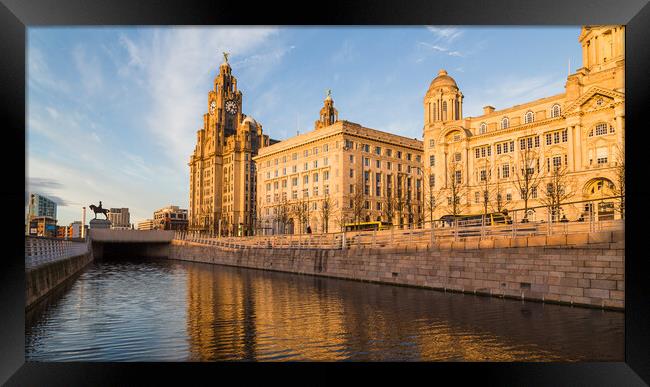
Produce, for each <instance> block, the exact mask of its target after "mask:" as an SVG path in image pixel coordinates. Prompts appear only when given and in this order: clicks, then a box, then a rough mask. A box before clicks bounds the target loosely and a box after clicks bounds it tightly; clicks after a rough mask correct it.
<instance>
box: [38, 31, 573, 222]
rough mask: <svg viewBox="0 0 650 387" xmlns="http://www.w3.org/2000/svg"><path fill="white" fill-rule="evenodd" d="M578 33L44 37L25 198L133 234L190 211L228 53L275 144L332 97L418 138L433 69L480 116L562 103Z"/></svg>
mask: <svg viewBox="0 0 650 387" xmlns="http://www.w3.org/2000/svg"><path fill="white" fill-rule="evenodd" d="M579 33H580V27H578V26H576V27H538V28H532V27H458V26H435V27H433V26H431V27H425V26H422V27H376V28H361V27H349V28H339V27H304V28H296V27H261V28H258V27H255V28H253V27H238V28H225V27H160V28H152V27H143V28H135V27H133V28H112V27H94V28H85V27H84V28H82V27H76V28H72V27H65V28H61V27H50V28H29V29H28V40H27V92H28V93H27V109H28V110H27V150H26V158H27V171H26V172H27V177H28V180H27V187H26V191H34V192H40V193H42V194H45V195H47V196H50V197H52V198H53V199H54V200H55V201H57V202H58V203H59V206H58V218H59V224H60V225H62V224H68V223H70V222H72V221H74V220H79V219H80V218H81V207H82V206H86V207H87V206H88V205H89V204H91V203H94V204H97V202H98V201H99V200H102V202H103V204H104V207H128V208H130V211H131V221H132V222H134V223H136V222H138V221H141V220H144V219H146V218H150V217H151V216H152V213H153V211H154V210H155V209H157V208H160V207H163V206H166V205H170V204H174V205H180V206H181V207H183V208H187V206H188V196H189V188H188V186H189V177H188V174H189V167H188V166H187V161H188V159H189V155H190V154H191V152H192V150H193V149H194V143H195V139H196V130H198V129H199V127H200V125H201V123H202V115H203V113H204V112H205V111H206V110H207V102H206V98H207V93H208V91H209V90H210V89H211V85H212V81H213V79H214V77H215V75H216V74H217V72H218V66H219V64H220V63H221V62H222V61H223V57H222V54H221V52H222V51H228V52H230V53H231V56H230V63H231V65H232V68H233V74H234V75H235V76H236V77H237V78H238V87H239V89H241V90H242V92H243V94H244V105H243V110H244V113H246V114H248V115H250V116H252V117H253V118H255V119H256V120H257V121H258V122H260V123H261V124H262V125H263V129H264V132H265V133H267V134H269V135H270V136H271V137H272V138H276V139H286V138H288V137H291V136H293V135H295V134H296V131H297V130H300V131H301V132H305V131H307V130H311V129H312V128H313V123H314V121H315V120H316V118H317V115H318V111H319V110H320V107H321V106H322V102H323V99H324V97H325V90H326V89H332V95H333V98H334V101H335V106H336V107H337V109H338V110H339V118H340V119H345V120H349V121H353V122H357V123H360V124H362V125H364V126H367V127H371V128H375V129H379V130H384V131H389V132H393V133H397V134H401V135H404V136H408V137H417V138H421V136H422V125H423V111H422V99H423V97H424V94H425V92H426V90H427V88H428V86H429V83H430V82H431V80H432V79H433V78H434V77H435V76H436V75H437V73H438V71H439V70H440V69H441V68H444V69H446V70H447V71H448V73H449V75H451V76H452V77H454V78H455V79H456V82H457V83H458V85H459V87H460V89H461V91H462V92H463V94H464V96H465V99H464V105H463V106H464V107H463V113H464V115H466V116H477V115H480V114H481V112H482V107H483V106H485V105H492V106H495V107H496V108H497V109H501V108H505V107H508V106H511V105H514V104H519V103H523V102H526V101H529V100H533V99H536V98H541V97H544V96H550V95H553V94H557V93H561V92H563V91H564V83H565V81H566V76H567V74H568V66H569V61H570V62H571V70H572V71H575V69H576V68H578V67H580V66H581V56H582V54H581V49H580V45H579V43H578V35H579Z"/></svg>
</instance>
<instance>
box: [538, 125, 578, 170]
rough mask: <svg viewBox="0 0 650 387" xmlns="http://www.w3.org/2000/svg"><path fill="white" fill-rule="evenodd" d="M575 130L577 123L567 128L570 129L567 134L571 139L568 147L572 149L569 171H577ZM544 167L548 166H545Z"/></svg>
mask: <svg viewBox="0 0 650 387" xmlns="http://www.w3.org/2000/svg"><path fill="white" fill-rule="evenodd" d="M575 130H576V127H575V125H569V127H568V128H567V131H568V133H567V135H568V139H569V141H570V143H569V146H568V147H567V148H568V149H570V150H571V156H570V157H569V172H575V171H576V160H575V159H576V146H575V143H576V140H575ZM544 168H546V166H544Z"/></svg>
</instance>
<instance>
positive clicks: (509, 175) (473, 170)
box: [423, 26, 625, 221]
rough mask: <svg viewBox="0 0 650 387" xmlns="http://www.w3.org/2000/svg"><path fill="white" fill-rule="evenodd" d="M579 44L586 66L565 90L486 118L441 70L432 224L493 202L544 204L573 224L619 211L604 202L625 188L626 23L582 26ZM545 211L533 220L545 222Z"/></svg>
mask: <svg viewBox="0 0 650 387" xmlns="http://www.w3.org/2000/svg"><path fill="white" fill-rule="evenodd" d="M578 40H579V42H580V44H581V45H582V53H583V55H582V61H583V66H582V67H581V68H579V69H578V70H576V72H575V73H573V74H570V75H569V76H568V78H567V81H566V85H565V91H564V92H563V93H561V94H557V95H553V96H549V97H546V98H541V99H538V100H535V101H531V102H528V103H525V104H521V105H516V106H512V107H506V108H503V109H499V110H495V108H494V107H492V106H485V107H484V112H483V115H481V116H478V117H464V116H463V94H462V93H461V92H460V89H459V87H458V85H457V83H456V81H455V80H454V79H453V78H452V77H450V76H449V75H448V74H447V72H446V71H445V70H440V72H439V73H438V76H437V77H436V78H435V79H433V81H432V82H431V84H430V86H429V89H428V90H427V93H426V95H425V97H424V129H423V137H424V174H425V175H426V180H427V184H426V193H425V196H426V197H425V201H426V202H427V203H433V204H434V205H433V206H431V207H432V208H433V211H431V213H430V214H427V216H426V219H427V221H429V220H430V219H431V218H433V219H439V218H440V216H443V215H447V214H454V213H456V214H481V213H484V211H485V210H486V207H488V208H487V211H489V212H497V211H501V210H503V209H506V210H513V209H522V208H524V207H526V208H533V207H538V206H546V207H545V208H551V209H553V210H552V211H553V214H552V216H553V217H554V216H555V213H557V216H559V215H562V216H567V217H568V219H569V220H575V219H576V218H579V217H580V216H586V215H596V216H600V217H603V218H611V217H615V216H616V217H619V216H621V213H623V211H622V202H620V200H616V199H606V198H607V197H611V196H615V195H620V194H621V192H624V191H622V189H621V186H623V187H624V180H623V181H620V180H621V179H620V176H621V172H622V168H624V164H623V161H624V156H623V155H624V152H622V150H623V149H624V138H625V137H624V130H625V105H624V102H625V90H624V80H625V77H624V69H625V56H624V54H625V51H624V27H623V26H596V27H583V28H582V31H581V33H580V36H579V38H578ZM603 198H605V199H604V200H602V202H600V203H599V204H598V205H597V206H594V205H593V204H592V203H587V202H583V203H575V204H570V205H561V206H560V205H558V200H559V201H560V204H562V203H569V202H578V201H586V200H590V199H603ZM560 199H561V200H560ZM553 201H554V202H553ZM486 203H487V206H486ZM617 206H618V207H620V208H619V210H620V211H617V210H615V208H616V207H617ZM595 207H597V208H595ZM545 208H537V209H536V210H535V211H532V210H531V211H528V213H529V216H531V217H537V219H547V218H548V211H547V210H546V209H545ZM555 208H557V209H555ZM522 215H523V213H522Z"/></svg>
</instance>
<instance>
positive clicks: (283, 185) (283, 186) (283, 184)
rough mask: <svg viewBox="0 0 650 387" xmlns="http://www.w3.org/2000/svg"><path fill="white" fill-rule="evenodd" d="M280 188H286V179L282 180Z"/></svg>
mask: <svg viewBox="0 0 650 387" xmlns="http://www.w3.org/2000/svg"><path fill="white" fill-rule="evenodd" d="M282 188H287V179H284V180H282Z"/></svg>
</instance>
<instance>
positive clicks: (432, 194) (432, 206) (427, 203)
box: [422, 168, 440, 227]
mask: <svg viewBox="0 0 650 387" xmlns="http://www.w3.org/2000/svg"><path fill="white" fill-rule="evenodd" d="M435 185H436V175H435V174H434V173H433V169H432V168H427V169H426V172H425V185H424V186H425V190H424V200H423V201H424V206H422V208H423V209H424V210H426V211H427V213H428V215H429V222H431V224H432V225H433V222H434V219H433V213H434V212H435V211H436V208H438V205H439V199H440V191H437V190H436V189H435ZM432 227H433V226H432Z"/></svg>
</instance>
